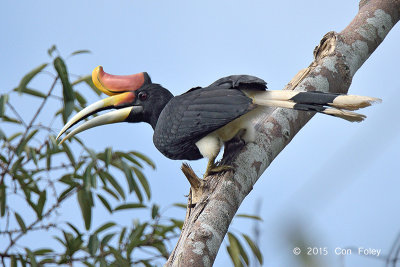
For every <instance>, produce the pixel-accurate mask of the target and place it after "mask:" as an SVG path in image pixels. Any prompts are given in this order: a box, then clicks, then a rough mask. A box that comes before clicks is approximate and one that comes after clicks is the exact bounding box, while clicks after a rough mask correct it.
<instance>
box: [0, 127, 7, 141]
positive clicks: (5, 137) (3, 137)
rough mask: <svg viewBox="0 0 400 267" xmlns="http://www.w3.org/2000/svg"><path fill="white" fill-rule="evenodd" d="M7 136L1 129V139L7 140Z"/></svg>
mask: <svg viewBox="0 0 400 267" xmlns="http://www.w3.org/2000/svg"><path fill="white" fill-rule="evenodd" d="M6 139H7V136H6V134H5V133H4V132H3V131H2V130H1V129H0V140H6Z"/></svg>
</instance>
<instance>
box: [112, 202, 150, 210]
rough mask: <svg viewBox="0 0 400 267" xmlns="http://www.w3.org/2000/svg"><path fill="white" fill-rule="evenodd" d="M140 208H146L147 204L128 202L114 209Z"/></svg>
mask: <svg viewBox="0 0 400 267" xmlns="http://www.w3.org/2000/svg"><path fill="white" fill-rule="evenodd" d="M139 208H146V206H145V205H143V204H141V203H127V204H122V205H119V206H118V207H116V208H115V209H114V210H115V211H117V210H125V209H139Z"/></svg>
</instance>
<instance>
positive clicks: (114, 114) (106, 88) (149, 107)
mask: <svg viewBox="0 0 400 267" xmlns="http://www.w3.org/2000/svg"><path fill="white" fill-rule="evenodd" d="M92 80H93V83H94V85H95V86H96V87H97V88H98V89H99V90H100V91H102V92H103V93H105V94H107V95H109V97H107V98H105V99H102V100H100V101H97V102H96V103H93V104H91V105H89V106H87V107H86V108H84V109H83V110H81V111H80V112H78V113H77V114H76V115H75V116H74V117H73V118H72V119H70V120H69V121H68V122H67V124H65V126H64V128H63V129H62V130H61V131H60V133H59V134H58V136H57V139H58V138H59V137H60V136H61V135H62V134H63V133H64V132H65V131H67V130H68V129H69V128H71V127H72V126H74V125H75V124H77V123H78V122H80V121H81V120H83V119H85V118H87V117H88V116H90V115H93V114H95V113H96V112H99V111H102V110H107V109H117V110H115V111H111V112H109V113H105V114H102V115H100V116H97V117H95V118H93V119H91V120H89V121H87V122H85V123H83V124H82V125H80V126H79V127H77V128H76V129H74V130H73V131H71V132H70V133H69V134H67V136H66V137H64V139H63V140H62V141H61V142H60V143H62V142H64V141H65V140H67V139H68V138H70V137H72V136H74V135H76V134H77V133H80V132H82V131H85V130H87V129H89V128H93V127H96V126H99V125H104V124H110V123H117V122H147V123H149V124H150V125H151V126H152V127H153V129H154V127H155V126H156V124H157V120H158V117H159V115H160V113H161V111H162V110H163V108H164V107H165V105H166V104H167V103H168V102H169V100H171V98H173V95H172V94H171V93H170V92H169V91H168V90H167V89H165V88H163V87H162V86H161V85H159V84H154V83H152V82H151V79H150V76H149V75H148V74H147V73H146V72H142V73H138V74H133V75H125V76H120V75H111V74H108V73H105V72H104V71H103V68H102V67H101V66H99V67H97V68H95V69H94V70H93V73H92Z"/></svg>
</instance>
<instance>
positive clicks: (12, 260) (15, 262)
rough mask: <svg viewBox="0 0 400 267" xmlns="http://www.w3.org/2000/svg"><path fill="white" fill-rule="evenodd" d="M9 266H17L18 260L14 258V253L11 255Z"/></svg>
mask: <svg viewBox="0 0 400 267" xmlns="http://www.w3.org/2000/svg"><path fill="white" fill-rule="evenodd" d="M10 267H18V262H17V259H16V258H15V256H14V255H11V265H10Z"/></svg>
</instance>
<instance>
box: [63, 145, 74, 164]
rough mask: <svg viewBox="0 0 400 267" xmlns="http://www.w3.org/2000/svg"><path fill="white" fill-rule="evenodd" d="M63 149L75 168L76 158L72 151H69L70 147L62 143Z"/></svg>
mask: <svg viewBox="0 0 400 267" xmlns="http://www.w3.org/2000/svg"><path fill="white" fill-rule="evenodd" d="M62 146H63V149H64V151H65V154H67V157H68V159H69V161H70V162H71V164H72V165H73V166H75V158H74V155H73V154H72V152H71V150H70V149H69V147H68V145H67V144H66V143H62Z"/></svg>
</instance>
